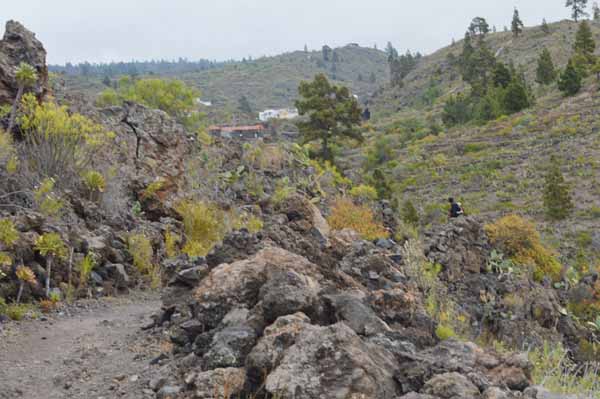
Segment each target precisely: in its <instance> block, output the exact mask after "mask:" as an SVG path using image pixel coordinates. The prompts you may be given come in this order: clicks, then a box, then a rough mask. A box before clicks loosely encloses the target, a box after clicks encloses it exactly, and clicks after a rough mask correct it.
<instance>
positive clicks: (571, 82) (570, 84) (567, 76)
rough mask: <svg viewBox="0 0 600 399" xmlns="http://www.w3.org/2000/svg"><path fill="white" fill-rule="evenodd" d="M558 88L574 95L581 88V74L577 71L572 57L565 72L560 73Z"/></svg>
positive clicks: (569, 94) (568, 94) (567, 94)
mask: <svg viewBox="0 0 600 399" xmlns="http://www.w3.org/2000/svg"><path fill="white" fill-rule="evenodd" d="M558 88H559V89H560V91H562V92H563V93H564V94H565V95H566V96H574V95H575V94H577V93H579V90H581V75H580V74H579V72H578V71H577V68H576V67H575V63H574V62H573V59H572V58H571V59H570V60H569V63H568V64H567V67H566V68H565V70H564V72H563V73H561V74H560V78H559V79H558Z"/></svg>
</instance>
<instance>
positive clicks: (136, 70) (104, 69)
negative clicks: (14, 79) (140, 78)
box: [48, 58, 235, 77]
mask: <svg viewBox="0 0 600 399" xmlns="http://www.w3.org/2000/svg"><path fill="white" fill-rule="evenodd" d="M233 62H235V61H233V60H232V61H224V62H222V61H221V62H217V61H210V60H198V61H189V60H187V59H185V58H180V59H179V60H177V61H165V60H152V61H130V62H111V63H98V64H96V63H94V64H92V63H89V62H82V63H79V64H72V63H70V62H67V63H66V64H65V65H50V66H49V67H48V68H49V70H50V71H51V72H55V73H64V74H66V75H77V76H107V77H115V76H121V75H131V76H136V75H152V74H157V75H166V74H180V73H186V72H198V71H204V70H207V69H214V68H219V67H222V66H223V65H225V64H229V63H233Z"/></svg>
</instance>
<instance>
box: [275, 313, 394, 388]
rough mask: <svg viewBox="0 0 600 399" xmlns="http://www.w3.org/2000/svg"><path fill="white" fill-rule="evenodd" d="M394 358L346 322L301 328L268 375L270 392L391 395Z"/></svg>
mask: <svg viewBox="0 0 600 399" xmlns="http://www.w3.org/2000/svg"><path fill="white" fill-rule="evenodd" d="M396 364H397V362H396V359H395V358H394V356H393V355H392V354H391V353H389V352H388V351H386V350H385V349H383V348H380V347H377V346H375V345H371V344H368V343H365V342H363V341H362V340H361V339H360V337H359V336H358V335H357V334H356V333H355V332H354V331H353V330H352V329H350V328H349V327H348V326H346V325H345V324H343V323H337V324H334V325H331V326H328V327H318V326H312V327H311V328H306V329H304V330H302V331H301V332H300V333H299V335H298V336H297V337H296V341H295V343H294V344H293V345H292V346H291V347H290V348H288V350H287V351H286V352H285V354H284V355H283V358H282V359H281V362H280V363H279V364H278V365H277V367H276V368H275V369H274V370H273V371H272V372H271V373H270V374H269V375H268V377H267V380H266V384H265V389H266V391H267V392H269V393H270V394H273V395H274V394H279V395H281V396H283V397H294V398H296V399H315V398H322V399H330V398H331V399H334V398H350V397H355V398H359V397H361V395H362V397H366V398H393V397H395V395H396V384H395V382H394V379H393V373H394V369H395V367H396Z"/></svg>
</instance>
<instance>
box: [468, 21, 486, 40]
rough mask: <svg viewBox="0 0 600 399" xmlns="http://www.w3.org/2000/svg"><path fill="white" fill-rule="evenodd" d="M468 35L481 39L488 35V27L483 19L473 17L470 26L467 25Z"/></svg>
mask: <svg viewBox="0 0 600 399" xmlns="http://www.w3.org/2000/svg"><path fill="white" fill-rule="evenodd" d="M469 33H470V34H471V35H472V36H479V37H480V38H483V37H485V35H487V34H488V33H490V25H489V24H488V23H487V21H486V20H485V18H482V17H475V18H473V20H472V21H471V25H469Z"/></svg>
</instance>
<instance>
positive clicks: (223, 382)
mask: <svg viewBox="0 0 600 399" xmlns="http://www.w3.org/2000/svg"><path fill="white" fill-rule="evenodd" d="M245 383H246V372H245V370H244V369H243V368H220V369H215V370H210V371H205V372H202V373H198V375H197V376H196V378H195V381H194V386H195V391H194V397H195V398H197V399H214V398H221V397H226V396H227V397H237V395H239V394H240V393H241V392H242V391H243V389H244V385H245Z"/></svg>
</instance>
